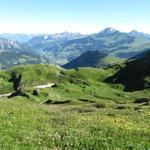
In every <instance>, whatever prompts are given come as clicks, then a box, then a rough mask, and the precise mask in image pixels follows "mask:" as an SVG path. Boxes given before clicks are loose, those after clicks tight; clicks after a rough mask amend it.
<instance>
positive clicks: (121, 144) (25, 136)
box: [0, 65, 150, 150]
mask: <svg viewBox="0 0 150 150" xmlns="http://www.w3.org/2000/svg"><path fill="white" fill-rule="evenodd" d="M116 71H117V70H116V69H114V68H110V69H106V70H104V69H96V68H79V69H77V70H74V69H72V70H64V69H61V68H57V67H54V66H49V65H36V66H35V65H29V66H25V67H24V66H22V67H16V68H14V69H11V70H8V71H6V72H1V73H0V75H1V76H2V74H4V75H3V78H2V77H1V76H0V77H1V80H3V82H5V83H7V84H8V82H7V81H8V80H9V78H10V75H11V73H12V72H16V73H17V74H19V73H22V75H23V78H22V84H23V87H24V91H25V92H27V93H28V95H29V96H30V99H25V98H23V97H15V98H13V99H6V98H0V110H1V111H0V130H1V132H0V133H2V134H0V148H1V149H4V148H5V149H10V148H11V149H39V148H41V149H50V148H51V149H99V147H101V149H112V150H113V149H133V148H134V149H146V148H147V149H148V148H149V147H150V138H149V137H150V134H149V133H150V132H149V131H150V130H149V125H150V124H149V119H150V113H149V111H148V110H149V106H142V105H137V104H134V103H133V101H134V100H135V99H137V98H140V97H149V96H150V95H149V91H148V90H145V91H138V92H132V93H130V92H123V91H122V89H123V88H124V87H123V86H122V85H109V84H106V83H104V82H103V81H104V80H105V78H107V77H109V76H111V75H113V74H114V73H115V72H116ZM49 82H55V83H57V86H56V87H54V88H47V89H41V90H38V93H39V95H38V96H33V95H32V92H33V90H34V89H33V86H34V85H38V84H46V83H49ZM9 84H11V83H9ZM7 91H8V92H9V90H7ZM47 100H52V101H53V102H55V103H57V104H53V105H45V104H39V102H40V103H41V102H45V101H47ZM61 102H62V103H65V104H61ZM118 106H119V107H123V110H119V109H117V108H118Z"/></svg>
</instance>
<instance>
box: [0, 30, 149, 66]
mask: <svg viewBox="0 0 150 150" xmlns="http://www.w3.org/2000/svg"><path fill="white" fill-rule="evenodd" d="M0 37H1V38H0V58H1V59H0V68H1V69H7V68H9V67H11V66H15V65H19V64H37V63H48V64H49V63H53V64H58V65H61V66H62V65H64V64H67V63H73V62H74V64H75V62H78V63H79V62H81V66H84V65H85V66H87V65H86V64H89V66H90V64H91V59H92V60H93V59H94V60H97V57H96V58H94V57H93V54H94V53H91V52H95V51H99V52H101V54H106V55H107V56H105V58H101V56H100V57H99V59H103V60H98V62H97V64H101V66H105V65H106V64H107V65H109V64H111V63H112V62H120V61H124V60H127V59H130V58H132V57H134V56H136V55H137V54H140V53H141V52H144V51H146V50H147V49H149V47H150V35H149V34H144V33H140V32H137V31H135V30H133V31H131V32H129V33H125V32H120V31H118V30H116V29H113V28H106V29H104V30H102V31H100V32H98V33H94V34H90V35H82V34H80V33H70V32H63V33H58V34H40V35H26V34H1V35H0ZM86 52H87V53H86ZM87 54H88V57H89V58H88V59H85V56H86V55H87ZM99 54H100V53H99ZM99 54H98V56H99ZM83 57H84V58H83ZM81 59H83V60H82V61H80V60H81ZM84 60H86V63H85V62H83V61H84ZM72 61H73V62H72ZM102 61H104V62H105V63H99V62H102ZM82 64H84V65H82ZM75 66H79V67H80V65H78V64H77V65H75ZM92 66H93V64H92ZM94 66H95V65H94ZM98 66H100V65H98Z"/></svg>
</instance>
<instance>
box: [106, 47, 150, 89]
mask: <svg viewBox="0 0 150 150" xmlns="http://www.w3.org/2000/svg"><path fill="white" fill-rule="evenodd" d="M149 60H150V50H147V51H146V52H143V53H141V54H139V55H137V56H135V57H133V58H132V59H131V60H129V61H127V62H126V63H124V64H122V65H123V67H122V68H121V69H120V71H119V72H117V73H116V74H115V75H113V76H112V77H110V78H108V79H107V80H108V81H109V82H113V83H121V84H124V86H125V90H126V91H135V90H142V89H149V88H150V61H149Z"/></svg>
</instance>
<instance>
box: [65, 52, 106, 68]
mask: <svg viewBox="0 0 150 150" xmlns="http://www.w3.org/2000/svg"><path fill="white" fill-rule="evenodd" d="M106 56H107V54H104V53H102V52H100V51H87V52H85V53H83V54H82V55H81V56H79V57H78V58H76V59H74V60H72V61H71V62H70V63H68V64H65V65H63V67H64V68H66V69H71V68H78V67H100V66H105V64H103V62H102V59H103V58H104V57H106Z"/></svg>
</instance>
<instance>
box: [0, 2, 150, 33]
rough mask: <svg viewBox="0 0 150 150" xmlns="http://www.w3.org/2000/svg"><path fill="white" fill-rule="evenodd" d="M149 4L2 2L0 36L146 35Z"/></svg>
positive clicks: (149, 14)
mask: <svg viewBox="0 0 150 150" xmlns="http://www.w3.org/2000/svg"><path fill="white" fill-rule="evenodd" d="M149 17H150V0H2V1H1V2H0V33H2V32H3V33H4V32H7V33H8V32H11V33H56V32H63V31H71V32H81V33H92V32H98V31H100V30H102V29H104V28H106V27H114V28H116V29H119V30H121V31H130V30H133V29H136V30H139V31H143V32H147V33H150V28H149V27H150V19H149Z"/></svg>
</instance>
